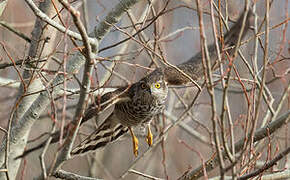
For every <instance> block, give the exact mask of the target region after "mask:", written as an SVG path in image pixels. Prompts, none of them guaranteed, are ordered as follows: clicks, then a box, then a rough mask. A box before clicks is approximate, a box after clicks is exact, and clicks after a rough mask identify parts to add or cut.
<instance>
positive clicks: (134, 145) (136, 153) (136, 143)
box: [129, 127, 139, 157]
mask: <svg viewBox="0 0 290 180" xmlns="http://www.w3.org/2000/svg"><path fill="white" fill-rule="evenodd" d="M129 130H130V133H131V136H132V140H133V152H134V155H135V156H136V157H137V156H138V144H139V142H138V139H137V137H136V136H135V135H134V133H133V130H132V129H131V128H130V127H129Z"/></svg>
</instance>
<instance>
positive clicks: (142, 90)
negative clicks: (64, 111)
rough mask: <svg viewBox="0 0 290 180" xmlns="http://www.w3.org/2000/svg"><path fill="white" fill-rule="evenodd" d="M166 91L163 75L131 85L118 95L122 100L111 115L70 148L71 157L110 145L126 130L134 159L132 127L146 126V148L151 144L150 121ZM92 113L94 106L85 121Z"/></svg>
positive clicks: (134, 138) (136, 145)
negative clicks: (130, 136) (130, 137)
mask: <svg viewBox="0 0 290 180" xmlns="http://www.w3.org/2000/svg"><path fill="white" fill-rule="evenodd" d="M123 89H124V88H123ZM118 91H120V89H119V90H118ZM167 92H168V87H167V83H166V81H164V76H163V73H162V72H155V73H151V74H150V75H149V76H146V77H145V78H143V79H141V80H140V81H138V82H136V83H134V84H132V85H131V86H130V87H129V88H128V89H127V91H126V92H124V93H123V94H122V95H121V100H119V101H118V102H117V103H116V104H115V108H114V110H113V112H112V113H111V115H110V116H109V117H108V118H107V119H106V120H105V121H104V123H103V124H102V125H100V127H98V128H97V130H96V131H95V132H94V133H92V134H91V135H90V136H89V137H87V138H86V139H85V140H84V141H83V142H82V143H81V144H80V145H78V146H77V147H76V148H75V149H73V150H72V152H71V154H72V155H75V154H81V153H86V152H89V151H92V150H95V149H99V148H101V147H103V146H105V145H107V144H108V143H110V142H113V141H114V140H116V139H117V138H118V137H120V136H121V135H123V134H124V133H126V132H127V131H128V129H129V130H130V132H131V135H132V140H133V152H134V154H135V155H136V156H137V154H138V140H137V138H136V136H135V135H134V133H133V130H132V128H133V127H135V126H138V125H146V126H147V130H148V136H147V142H148V144H149V145H151V144H152V134H151V131H150V121H151V120H152V118H153V117H154V116H156V115H157V114H159V113H161V111H162V109H163V108H164V104H165V100H166V97H167ZM125 97H126V98H125ZM95 110H96V107H94V106H90V108H89V109H88V110H87V112H86V113H85V116H84V119H88V118H91V117H93V116H94V115H95V114H94V112H95Z"/></svg>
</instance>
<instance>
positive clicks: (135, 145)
mask: <svg viewBox="0 0 290 180" xmlns="http://www.w3.org/2000/svg"><path fill="white" fill-rule="evenodd" d="M132 139H133V152H134V155H135V156H136V157H137V156H138V148H139V147H138V144H139V141H138V139H137V137H136V136H132Z"/></svg>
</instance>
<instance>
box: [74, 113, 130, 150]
mask: <svg viewBox="0 0 290 180" xmlns="http://www.w3.org/2000/svg"><path fill="white" fill-rule="evenodd" d="M113 121H114V114H113V113H112V114H111V115H110V116H109V117H108V118H107V119H106V120H105V122H104V123H103V124H102V125H101V126H100V127H99V128H98V129H97V130H96V131H95V132H94V133H92V134H91V135H90V136H89V137H87V138H86V139H85V140H84V141H83V142H81V143H80V144H79V145H78V146H77V147H76V148H75V149H73V150H72V152H71V155H77V154H84V153H87V152H90V151H94V150H97V149H99V148H102V147H104V146H106V145H107V144H109V143H111V142H114V141H115V140H116V139H118V138H119V137H120V136H122V135H123V134H125V133H127V131H128V128H127V127H125V126H123V125H121V124H114V123H112V122H113Z"/></svg>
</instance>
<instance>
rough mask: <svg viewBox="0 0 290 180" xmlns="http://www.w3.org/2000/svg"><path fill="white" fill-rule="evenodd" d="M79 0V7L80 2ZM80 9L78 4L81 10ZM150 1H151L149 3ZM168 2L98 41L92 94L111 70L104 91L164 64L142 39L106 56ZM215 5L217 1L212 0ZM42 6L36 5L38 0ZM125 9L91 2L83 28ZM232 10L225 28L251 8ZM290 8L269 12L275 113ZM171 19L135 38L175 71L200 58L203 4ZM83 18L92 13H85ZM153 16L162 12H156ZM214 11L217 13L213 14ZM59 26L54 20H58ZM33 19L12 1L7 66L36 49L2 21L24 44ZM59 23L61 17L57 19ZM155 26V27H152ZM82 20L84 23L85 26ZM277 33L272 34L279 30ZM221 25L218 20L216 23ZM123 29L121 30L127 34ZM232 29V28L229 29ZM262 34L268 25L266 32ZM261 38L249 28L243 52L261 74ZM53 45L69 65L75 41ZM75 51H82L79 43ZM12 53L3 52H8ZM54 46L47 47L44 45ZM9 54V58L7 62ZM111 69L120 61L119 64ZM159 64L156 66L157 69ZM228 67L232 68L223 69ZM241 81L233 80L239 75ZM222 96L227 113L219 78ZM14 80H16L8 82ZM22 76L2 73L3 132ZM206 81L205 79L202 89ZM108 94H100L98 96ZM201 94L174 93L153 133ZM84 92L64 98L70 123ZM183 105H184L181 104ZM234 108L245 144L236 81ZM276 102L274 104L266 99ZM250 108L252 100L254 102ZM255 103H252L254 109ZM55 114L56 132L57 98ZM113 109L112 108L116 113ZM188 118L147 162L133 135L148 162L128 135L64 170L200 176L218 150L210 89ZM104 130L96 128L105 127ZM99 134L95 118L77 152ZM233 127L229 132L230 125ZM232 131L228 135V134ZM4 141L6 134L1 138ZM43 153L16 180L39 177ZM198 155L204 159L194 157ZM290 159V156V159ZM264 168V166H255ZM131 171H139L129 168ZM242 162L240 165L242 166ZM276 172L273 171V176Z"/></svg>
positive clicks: (231, 2) (38, 130)
mask: <svg viewBox="0 0 290 180" xmlns="http://www.w3.org/2000/svg"><path fill="white" fill-rule="evenodd" d="M79 2H81V1H79ZM79 2H76V3H75V4H74V3H73V5H76V6H79V5H78V3H79ZM148 2H150V3H148ZM166 2H167V1H165V0H162V1H157V0H155V1H154V0H152V1H151V0H150V1H140V2H139V3H137V4H136V5H135V6H134V8H132V9H131V10H129V11H128V12H127V13H126V14H125V15H124V16H123V18H122V20H121V21H120V22H119V23H117V27H118V28H113V29H112V30H111V32H110V33H109V34H108V35H107V36H106V37H105V38H104V40H103V41H102V42H101V44H100V47H99V48H100V50H101V52H100V53H99V54H98V57H99V58H100V59H102V58H103V59H105V60H107V61H102V64H100V63H99V64H97V65H96V68H95V73H94V75H95V76H94V77H93V80H92V82H93V83H92V86H93V87H92V88H93V89H97V88H98V87H99V85H100V84H104V82H105V81H106V80H107V77H108V76H110V74H111V73H110V71H108V69H112V70H113V71H114V72H115V73H113V75H112V76H111V77H110V78H109V80H108V81H107V82H106V83H105V85H104V86H103V87H104V88H115V87H119V86H120V85H125V84H128V83H129V82H131V83H133V82H136V81H137V80H139V79H141V78H142V77H143V76H144V75H146V74H147V73H149V72H151V70H153V69H155V68H156V66H157V65H158V66H164V64H163V63H162V60H161V59H159V58H158V57H157V56H156V55H154V53H152V52H150V51H148V50H146V48H144V47H143V46H142V45H140V44H139V43H137V42H136V41H133V40H129V41H126V42H125V43H122V44H121V45H119V46H116V47H113V48H109V49H104V48H106V47H108V46H110V45H112V44H115V43H117V42H119V41H120V40H123V39H125V38H127V37H128V35H127V34H125V33H123V32H122V31H125V32H127V33H129V34H134V33H135V32H136V29H134V27H132V23H138V24H137V25H136V26H135V28H137V29H141V28H142V27H144V26H146V25H148V23H149V22H150V20H151V19H152V17H154V16H156V14H158V13H159V12H161V11H162V10H163V8H164V6H165V4H166ZM201 2H202V4H203V7H204V11H205V12H210V9H209V7H210V6H209V1H207V0H202V1H201ZM214 2H215V3H216V4H218V2H217V1H214ZM250 2H251V3H253V2H254V3H256V14H257V16H258V25H260V24H261V23H262V22H263V19H264V15H265V2H264V1H253V2H252V1H250ZM35 3H36V4H38V3H39V1H38V0H36V1H35ZM117 3H119V1H118V0H109V1H108V0H84V5H85V7H83V6H80V7H79V11H80V12H81V16H82V18H83V19H84V18H85V16H86V15H87V20H88V21H87V22H86V23H85V25H86V27H87V29H88V32H92V31H93V29H94V27H95V26H97V25H98V22H99V21H101V20H103V18H104V17H105V16H106V15H107V14H108V13H109V12H110V11H111V10H112V8H114V7H115V5H116V4H117ZM221 5H222V13H223V14H225V13H226V10H225V2H224V1H222V4H221ZM227 7H228V9H227V13H228V15H229V21H228V24H229V26H231V25H232V24H233V23H232V22H231V21H234V20H235V19H236V18H237V17H239V14H240V12H242V11H243V7H244V1H242V0H238V1H235V0H228V4H227ZM289 7H290V3H289V1H286V0H285V1H271V7H270V25H269V26H270V27H274V28H273V29H271V31H270V36H269V38H270V41H269V42H270V43H269V63H273V64H271V65H269V66H267V70H266V73H267V74H266V87H267V88H268V89H269V91H270V92H271V95H272V96H273V99H274V104H273V107H274V108H276V107H277V106H278V103H279V101H280V98H281V95H282V94H283V92H284V91H285V88H287V87H288V86H289V68H290V62H289V57H290V54H289V52H290V49H289V48H290V47H289V45H290V44H289V43H290V41H289V35H290V28H289V27H288V26H287V23H285V21H286V22H287V20H289V18H288V17H287V16H288V13H289ZM165 11H166V12H165V13H164V14H162V15H160V17H158V19H157V20H156V21H155V22H154V23H152V25H150V26H149V27H148V28H146V29H145V30H144V31H142V33H140V34H139V35H137V36H135V38H136V39H138V40H139V41H140V42H142V43H144V44H147V45H148V47H150V48H152V49H153V50H154V52H156V53H158V54H159V55H161V56H162V57H163V58H164V59H165V60H166V61H168V62H170V63H171V64H175V65H177V64H180V63H181V62H184V61H186V60H188V59H189V58H191V57H192V56H193V55H195V54H196V53H197V52H199V51H200V34H199V23H198V16H197V11H196V3H195V1H191V0H183V1H182V0H171V1H170V3H169V5H168V7H167V8H166V10H165ZM84 12H86V13H84ZM154 14H155V15H154ZM215 14H217V12H216V11H215ZM62 15H63V18H64V21H65V23H66V25H67V27H69V28H70V29H71V30H74V31H77V29H76V28H75V26H74V24H73V21H72V18H71V16H70V15H69V14H67V12H62ZM210 18H211V17H210V15H208V14H204V26H205V31H206V35H207V40H208V44H211V43H213V36H212V34H213V33H212V24H211V20H210ZM287 18H288V19H287ZM55 19H56V18H55ZM35 20H36V17H35V15H34V13H33V12H32V11H31V9H30V8H29V7H28V6H27V5H26V3H25V2H24V1H13V0H10V1H9V2H8V4H7V7H6V9H5V10H4V12H3V14H2V16H1V26H0V42H1V44H2V48H0V55H1V56H0V65H1V64H5V63H11V61H10V60H9V58H8V56H9V55H10V56H11V57H12V58H13V59H14V60H15V61H18V60H25V59H26V58H27V57H28V50H29V47H30V44H29V42H27V41H25V40H23V39H22V38H20V37H19V36H17V35H16V34H14V33H13V32H11V30H8V29H7V28H5V27H4V26H3V23H4V22H5V23H9V24H10V25H11V26H12V27H13V28H15V29H17V30H18V31H20V32H21V33H23V34H25V35H26V36H27V37H29V38H30V37H31V32H32V30H33V28H34V23H35ZM56 20H57V19H56ZM147 20H148V21H147ZM84 22H85V21H84ZM282 22H284V23H283V24H281V25H280V26H277V27H275V26H276V25H278V24H280V23H282ZM216 23H217V26H218V20H217V19H216ZM120 29H121V30H122V31H121V30H120ZM223 30H224V32H226V29H225V28H224V29H223ZM262 31H264V27H262V29H261V32H262ZM253 35H254V32H253V30H251V31H250V32H249V33H248V35H247V37H246V38H245V40H246V39H249V38H252V40H251V41H250V42H249V43H247V44H246V45H244V46H242V47H241V50H242V52H243V55H244V56H245V59H246V60H247V62H248V63H249V64H250V65H251V66H252V67H254V64H255V62H254V56H253V55H254V40H253ZM260 38H261V42H262V43H263V41H264V38H265V37H264V35H261V36H260ZM50 41H54V46H53V47H50V48H52V49H53V50H52V56H54V57H55V58H57V59H58V60H60V61H63V59H64V58H65V53H64V52H68V54H69V55H68V59H69V58H71V55H72V54H73V53H74V52H76V48H75V46H74V45H73V44H72V43H71V40H70V39H69V38H68V37H67V36H65V35H64V34H63V33H57V34H56V38H52V39H50ZM78 45H79V46H81V45H82V44H81V43H80V42H78ZM4 46H5V49H6V50H4V48H3V47H4ZM46 48H48V47H46ZM8 53H9V55H8ZM263 58H264V52H263V48H261V45H259V47H258V56H257V65H258V70H256V69H255V70H256V72H257V71H260V72H259V73H261V67H262V65H263ZM113 62H114V63H113ZM155 63H156V64H157V65H156V64H155ZM235 65H236V68H237V70H238V72H239V75H240V76H241V78H244V79H250V80H252V79H253V77H252V76H251V75H250V73H249V71H248V68H247V67H246V66H245V64H244V63H243V61H241V58H240V57H237V58H236V59H235ZM59 67H60V66H59V64H58V63H56V61H52V60H50V63H49V65H48V66H47V67H46V69H47V70H49V71H47V72H48V73H47V74H46V76H47V79H48V80H49V79H52V78H53V77H54V75H55V72H57V71H58V69H59ZM225 67H226V66H225ZM17 68H18V70H19V71H20V73H22V71H23V69H24V67H23V66H21V65H19V66H17ZM232 74H233V76H235V75H234V74H235V73H232ZM81 77H82V70H81V71H80V72H79V73H78V74H77V76H76V78H72V79H68V84H67V88H68V89H77V88H79V86H78V81H77V80H76V79H79V80H81ZM216 79H217V82H216V88H215V90H216V91H215V93H216V98H217V111H218V113H219V112H220V111H221V108H222V105H221V102H222V94H223V91H222V88H221V86H220V84H219V81H218V79H219V78H218V77H217V78H216ZM7 82H9V83H7ZM19 82H20V80H19V76H18V74H17V71H16V70H15V68H14V67H13V66H9V67H5V68H3V67H1V69H0V114H1V115H0V125H1V127H3V128H6V127H7V123H8V119H9V116H10V114H11V110H12V108H13V106H14V104H15V99H16V97H17V94H18V92H19V90H18V86H19ZM201 82H202V81H200V84H201ZM245 86H246V88H247V89H248V95H249V96H250V98H252V93H254V92H255V91H252V90H251V89H253V88H255V86H254V85H253V83H251V82H250V81H248V82H246V83H245ZM101 93H102V92H101ZM196 93H197V88H196V87H195V86H194V85H192V84H190V85H189V86H187V87H171V88H170V92H169V97H168V102H167V106H166V109H165V111H164V114H163V115H160V116H159V117H156V118H155V120H154V122H152V124H153V127H154V128H153V130H154V135H155V138H158V136H159V135H160V134H162V132H163V131H164V129H166V128H167V127H168V126H169V125H170V124H171V123H172V122H174V121H176V120H177V119H178V118H179V117H180V115H181V114H182V113H183V112H184V110H185V109H186V106H188V105H189V104H190V103H191V101H192V100H193V97H194V96H195V95H196ZM77 100H78V95H74V96H69V97H68V99H67V100H66V105H67V108H68V109H67V112H66V114H65V123H66V124H67V123H68V122H70V120H71V119H72V117H73V115H74V110H75V108H74V105H75V104H76V103H77ZM181 100H182V101H181ZM228 100H229V107H230V112H231V119H232V121H233V124H234V134H235V141H238V140H239V139H241V138H242V137H244V135H245V129H244V127H245V123H246V122H247V119H248V114H247V113H248V112H249V109H248V104H247V99H246V97H245V94H244V92H243V89H242V86H241V84H240V83H239V82H238V81H232V82H231V86H230V88H229V95H228ZM268 100H270V99H268ZM289 100H290V99H289V95H288V100H286V101H285V103H284V106H283V108H282V110H281V111H280V113H279V114H282V113H283V112H285V111H287V110H289V106H290V103H289ZM251 102H252V101H251ZM252 103H253V102H252ZM55 104H56V108H57V110H58V113H57V116H56V119H55V120H56V127H57V129H60V127H61V119H62V116H63V114H62V112H61V110H62V107H63V99H62V98H59V99H57V100H56V101H55ZM267 110H268V108H267V105H266V103H265V101H262V104H261V107H260V116H259V119H258V122H257V128H259V127H261V125H262V123H263V120H264V117H265V115H266V113H267ZM109 111H110V110H109ZM189 112H190V113H189V114H187V116H186V118H185V119H184V120H183V121H182V123H180V124H179V125H178V126H176V127H174V128H172V129H171V130H170V131H169V133H168V134H167V136H166V138H165V139H164V140H163V141H162V142H161V143H160V144H159V145H157V146H156V147H153V148H152V149H151V151H150V152H149V153H146V154H145V156H144V157H143V155H142V154H143V153H145V152H147V150H148V148H149V147H148V145H147V144H146V141H145V138H143V137H142V136H143V132H142V129H141V128H140V129H139V128H136V131H137V132H138V133H137V134H138V135H139V136H140V138H139V142H140V152H139V156H141V157H142V158H140V159H137V158H135V157H134V155H133V152H132V144H131V138H130V136H129V135H125V136H124V137H122V138H121V140H119V141H118V142H115V143H113V144H110V145H108V146H106V147H105V148H103V149H101V150H98V151H96V152H95V153H90V154H88V155H85V156H80V157H75V158H73V159H71V160H69V161H68V162H66V163H65V164H64V166H63V167H62V169H64V170H67V171H70V172H74V173H77V174H80V175H85V176H93V177H98V178H103V179H119V178H120V177H121V176H122V175H123V174H124V173H126V172H128V170H129V169H131V168H132V169H134V170H136V171H139V172H142V173H144V174H148V175H152V176H154V177H158V178H164V179H177V178H178V177H180V176H181V175H182V174H183V173H184V172H186V171H187V170H190V169H193V168H196V167H198V166H199V165H201V159H202V160H203V161H205V160H207V159H208V158H210V157H211V155H212V154H213V153H214V152H215V149H214V146H213V143H212V142H213V134H212V132H213V130H212V123H211V104H210V98H209V96H208V92H207V89H206V88H203V91H202V93H201V95H200V96H199V97H198V99H197V101H196V102H195V103H194V106H193V107H192V108H191V110H190V111H189ZM50 114H51V107H48V108H47V111H45V112H44V113H43V114H42V115H41V117H40V119H39V120H38V121H37V122H36V123H35V124H34V128H33V130H32V131H31V132H30V138H29V139H31V140H32V139H35V138H37V137H39V136H40V135H41V134H43V133H45V132H50V131H51V127H52V123H53V120H52V119H51V118H50ZM107 114H108V112H104V113H103V114H102V115H101V118H100V119H99V120H103V119H104V117H105V116H106V115H107ZM98 123H99V122H98ZM95 127H96V122H95V121H94V120H91V121H90V122H87V123H86V124H85V125H83V127H82V128H81V129H80V133H79V136H78V138H77V141H76V143H75V144H76V145H77V144H78V143H79V142H80V141H81V139H84V138H85V136H86V135H88V134H90V133H91V132H93V130H94V129H95ZM227 128H228V127H227ZM227 130H228V129H227ZM0 135H1V137H3V136H4V134H3V133H0ZM287 136H289V128H288V125H285V126H284V127H283V128H282V129H281V130H279V132H277V133H276V134H275V136H274V137H273V138H272V139H271V142H270V143H269V142H268V140H266V141H265V142H264V143H265V144H264V145H263V146H262V148H260V149H259V151H258V150H257V152H261V157H260V158H259V159H258V160H257V162H264V161H265V159H266V157H267V155H268V154H267V150H268V148H267V145H269V144H271V148H272V149H273V150H272V151H271V153H272V154H271V155H270V156H271V157H273V156H274V155H275V154H276V153H277V152H278V151H279V150H280V149H284V148H285V147H287V146H289V143H290V141H289V137H287ZM46 139H47V136H43V137H41V138H38V139H37V140H35V141H33V142H31V143H29V144H28V145H27V148H30V147H34V146H36V145H37V144H39V143H40V142H43V141H45V140H46ZM60 147H61V145H60V144H59V143H58V144H54V145H51V146H50V147H49V148H48V151H47V153H46V155H45V161H46V164H47V166H48V165H49V164H51V163H52V162H53V160H54V157H55V155H56V152H57V150H58V149H59V148H60ZM41 152H42V150H38V151H35V152H33V153H31V154H29V155H28V156H27V157H25V159H24V160H23V162H22V165H21V168H20V169H19V171H18V177H17V178H18V179H32V177H36V176H38V175H40V173H41V167H40V161H39V155H40V154H41ZM197 152H198V153H197ZM288 157H289V156H288ZM287 163H288V167H289V165H290V162H289V158H288V159H287V158H286V159H284V160H283V161H280V162H279V163H278V164H277V166H275V168H276V169H281V168H283V167H287V166H286V164H287ZM257 164H258V163H257ZM131 166H132V167H131ZM241 166H242V165H238V167H239V168H241ZM275 168H274V170H275ZM216 169H217V170H215V171H212V172H210V173H209V177H213V176H214V175H216V174H217V173H218V168H216ZM124 179H145V178H144V177H142V176H139V175H136V173H132V172H129V173H128V174H127V175H126V176H125V177H124Z"/></svg>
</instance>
